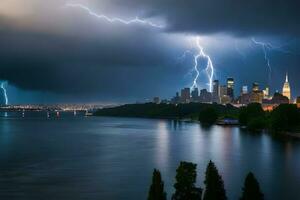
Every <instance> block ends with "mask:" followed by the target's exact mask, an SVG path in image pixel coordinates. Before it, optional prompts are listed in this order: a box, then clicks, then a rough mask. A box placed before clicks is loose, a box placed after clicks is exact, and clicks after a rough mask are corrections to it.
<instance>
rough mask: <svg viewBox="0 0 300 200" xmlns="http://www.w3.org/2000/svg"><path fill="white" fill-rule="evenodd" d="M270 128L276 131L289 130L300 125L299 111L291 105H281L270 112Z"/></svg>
mask: <svg viewBox="0 0 300 200" xmlns="http://www.w3.org/2000/svg"><path fill="white" fill-rule="evenodd" d="M270 123H271V128H272V129H274V130H277V131H286V130H291V129H293V128H295V127H296V126H298V125H299V124H300V120H299V110H298V109H297V106H296V105H293V104H281V105H279V106H278V107H277V108H275V109H274V110H273V111H272V112H271V120H270Z"/></svg>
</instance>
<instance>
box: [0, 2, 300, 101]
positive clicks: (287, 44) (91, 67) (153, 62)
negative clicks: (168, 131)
mask: <svg viewBox="0 0 300 200" xmlns="http://www.w3.org/2000/svg"><path fill="white" fill-rule="evenodd" d="M70 3H72V4H81V5H83V6H87V7H88V8H90V9H91V10H92V11H93V12H95V13H97V14H99V15H101V14H103V15H106V16H108V17H111V18H113V17H118V18H122V19H124V20H130V19H134V18H135V17H139V18H140V19H143V20H147V21H150V22H152V23H155V24H159V25H163V26H164V28H156V27H152V26H149V25H145V24H144V25H143V24H139V23H133V24H129V25H126V24H122V23H120V22H113V23H111V22H108V21H107V20H105V19H103V18H97V17H95V16H92V15H90V14H89V13H88V12H87V10H84V9H82V8H79V7H68V6H66V5H67V4H70ZM299 7H300V2H299V1H296V0H286V1H282V0H265V1H261V0H252V1H241V0H176V1H175V0H151V1H150V0H74V1H64V0H51V1H44V0H1V1H0V80H2V81H8V86H7V88H8V95H9V99H10V103H65V102H72V103H73V102H74V103H81V102H90V103H92V102H134V101H142V100H145V99H151V98H152V97H153V96H160V97H162V98H170V97H172V96H173V95H174V94H175V92H176V91H179V90H180V89H181V88H183V87H190V86H191V85H192V82H193V79H194V77H195V76H196V73H195V71H194V70H193V69H194V66H193V65H194V54H196V53H197V52H198V51H199V49H198V48H197V46H196V43H195V38H196V37H197V36H199V38H200V43H201V46H202V47H203V50H204V51H205V53H206V54H207V55H209V56H210V57H211V59H212V62H213V64H214V68H215V74H214V79H219V80H220V81H221V82H223V83H224V84H225V80H226V78H227V77H229V76H230V77H233V78H235V81H236V88H235V89H236V93H237V94H238V93H239V91H240V87H241V86H242V85H249V87H250V86H251V84H252V82H259V83H260V86H261V88H263V87H265V86H266V85H267V84H269V85H270V87H271V90H272V91H273V92H274V91H276V90H281V89H282V85H283V81H284V78H285V77H284V76H285V73H286V72H288V73H289V75H290V83H291V88H292V96H293V97H296V96H298V95H300V82H299V74H300V66H299V65H300V26H299V24H300V12H299V11H298V8H299ZM253 39H255V40H256V41H258V42H264V43H265V44H266V46H265V50H266V53H267V59H268V60H269V63H270V67H268V66H267V60H266V59H265V54H264V51H263V50H264V49H263V46H261V45H259V44H255V43H254V42H253V41H252V40H253ZM184 52H186V54H184ZM183 55H184V56H183ZM205 65H206V61H205V59H200V60H199V70H200V76H199V79H198V85H199V88H200V89H202V88H208V85H207V83H208V78H207V75H206V71H205ZM269 77H270V78H269Z"/></svg>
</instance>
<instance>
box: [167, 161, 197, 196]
mask: <svg viewBox="0 0 300 200" xmlns="http://www.w3.org/2000/svg"><path fill="white" fill-rule="evenodd" d="M196 167H197V165H196V164H193V163H189V162H180V165H179V167H178V168H177V170H176V172H177V174H176V183H175V184H174V187H175V193H174V194H173V196H172V200H201V196H202V189H201V188H197V187H196V186H195V182H196V177H197V172H196Z"/></svg>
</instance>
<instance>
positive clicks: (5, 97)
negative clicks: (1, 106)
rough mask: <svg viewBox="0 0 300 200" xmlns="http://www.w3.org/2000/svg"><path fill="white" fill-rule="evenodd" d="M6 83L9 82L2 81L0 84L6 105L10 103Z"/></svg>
mask: <svg viewBox="0 0 300 200" xmlns="http://www.w3.org/2000/svg"><path fill="white" fill-rule="evenodd" d="M6 84H7V82H1V84H0V88H1V89H2V90H3V93H4V99H5V105H7V104H8V97H7V91H6Z"/></svg>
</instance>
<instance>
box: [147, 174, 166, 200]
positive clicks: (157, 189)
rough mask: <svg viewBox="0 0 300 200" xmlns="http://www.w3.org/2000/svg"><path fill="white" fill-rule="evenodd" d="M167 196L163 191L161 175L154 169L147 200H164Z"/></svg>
mask: <svg viewBox="0 0 300 200" xmlns="http://www.w3.org/2000/svg"><path fill="white" fill-rule="evenodd" d="M166 199H167V194H166V193H165V191H164V182H163V181H162V179H161V174H160V172H159V171H158V170H156V169H154V171H153V176H152V184H151V186H150V189H149V194H148V200H166Z"/></svg>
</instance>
